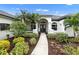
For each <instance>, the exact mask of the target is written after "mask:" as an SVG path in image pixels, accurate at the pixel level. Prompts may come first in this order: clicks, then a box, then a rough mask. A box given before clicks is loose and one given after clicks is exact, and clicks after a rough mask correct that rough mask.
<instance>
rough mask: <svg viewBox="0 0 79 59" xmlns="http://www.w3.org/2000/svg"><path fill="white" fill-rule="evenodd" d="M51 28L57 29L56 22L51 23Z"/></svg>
mask: <svg viewBox="0 0 79 59" xmlns="http://www.w3.org/2000/svg"><path fill="white" fill-rule="evenodd" d="M52 29H54V30H57V23H55V22H54V23H52Z"/></svg>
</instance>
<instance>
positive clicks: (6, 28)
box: [0, 23, 10, 30]
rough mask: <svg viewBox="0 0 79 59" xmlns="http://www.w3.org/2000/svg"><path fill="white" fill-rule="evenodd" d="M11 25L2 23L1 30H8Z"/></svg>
mask: <svg viewBox="0 0 79 59" xmlns="http://www.w3.org/2000/svg"><path fill="white" fill-rule="evenodd" d="M9 26H10V24H5V23H0V30H8V29H10V28H9Z"/></svg>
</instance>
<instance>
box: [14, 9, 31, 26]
mask: <svg viewBox="0 0 79 59" xmlns="http://www.w3.org/2000/svg"><path fill="white" fill-rule="evenodd" d="M20 12H21V13H20V14H19V15H16V16H15V20H18V21H21V22H23V23H25V24H28V23H29V22H30V19H29V18H28V15H29V16H30V14H29V13H27V11H26V10H20Z"/></svg>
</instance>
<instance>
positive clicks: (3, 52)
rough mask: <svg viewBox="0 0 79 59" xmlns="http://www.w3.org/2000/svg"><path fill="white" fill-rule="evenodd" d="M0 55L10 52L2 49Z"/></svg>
mask: <svg viewBox="0 0 79 59" xmlns="http://www.w3.org/2000/svg"><path fill="white" fill-rule="evenodd" d="M0 55H8V52H7V50H6V49H0Z"/></svg>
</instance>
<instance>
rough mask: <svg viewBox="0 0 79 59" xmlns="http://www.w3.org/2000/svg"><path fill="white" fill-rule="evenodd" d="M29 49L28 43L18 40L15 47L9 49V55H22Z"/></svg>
mask: <svg viewBox="0 0 79 59" xmlns="http://www.w3.org/2000/svg"><path fill="white" fill-rule="evenodd" d="M28 51H29V45H28V43H25V42H18V43H16V45H15V47H14V48H13V50H12V51H11V53H10V54H11V55H24V54H27V53H28Z"/></svg>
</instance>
